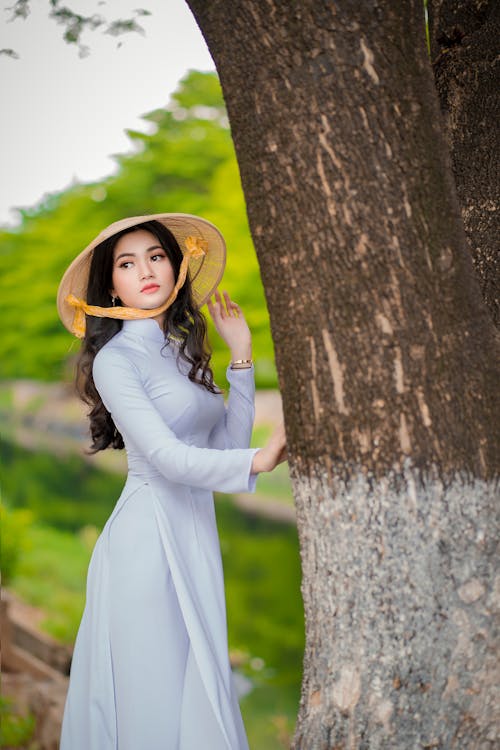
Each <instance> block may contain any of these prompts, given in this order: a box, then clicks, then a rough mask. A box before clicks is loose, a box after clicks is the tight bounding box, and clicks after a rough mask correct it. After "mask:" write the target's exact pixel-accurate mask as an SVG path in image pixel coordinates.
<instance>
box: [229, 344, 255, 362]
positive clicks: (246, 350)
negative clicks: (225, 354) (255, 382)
mask: <svg viewBox="0 0 500 750" xmlns="http://www.w3.org/2000/svg"><path fill="white" fill-rule="evenodd" d="M248 359H249V360H251V359H252V347H251V346H250V347H242V348H241V349H239V348H238V349H231V362H236V361H237V360H248Z"/></svg>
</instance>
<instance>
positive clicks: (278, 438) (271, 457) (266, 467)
mask: <svg viewBox="0 0 500 750" xmlns="http://www.w3.org/2000/svg"><path fill="white" fill-rule="evenodd" d="M286 459H287V452H286V434H285V425H284V424H283V422H280V424H279V425H278V426H277V427H276V429H275V430H274V432H273V434H272V435H271V437H270V438H269V440H268V441H267V444H266V445H265V446H264V448H261V449H260V450H259V451H257V453H256V454H255V455H254V457H253V460H252V474H260V473H261V472H262V471H272V470H273V469H274V468H275V467H276V466H277V465H278V464H280V463H282V462H283V461H286Z"/></svg>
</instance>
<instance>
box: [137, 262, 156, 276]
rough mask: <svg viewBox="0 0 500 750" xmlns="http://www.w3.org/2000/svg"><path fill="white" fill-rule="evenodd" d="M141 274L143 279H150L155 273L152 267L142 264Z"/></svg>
mask: <svg viewBox="0 0 500 750" xmlns="http://www.w3.org/2000/svg"><path fill="white" fill-rule="evenodd" d="M139 275H140V277H141V279H149V278H151V276H152V275H153V274H152V272H151V268H150V267H149V266H148V265H142V266H140V268H139Z"/></svg>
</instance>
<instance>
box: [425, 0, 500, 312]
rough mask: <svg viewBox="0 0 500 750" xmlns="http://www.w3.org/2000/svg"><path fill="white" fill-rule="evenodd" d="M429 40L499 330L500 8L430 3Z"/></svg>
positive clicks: (479, 266) (470, 230) (480, 1)
mask: <svg viewBox="0 0 500 750" xmlns="http://www.w3.org/2000/svg"><path fill="white" fill-rule="evenodd" d="M429 34H430V40H431V55H432V60H433V68H434V76H435V80H436V87H437V91H438V94H439V99H440V103H441V110H442V112H443V114H444V117H445V124H446V135H447V140H448V144H449V147H450V152H451V160H452V166H453V172H454V175H455V182H456V186H457V194H458V200H459V203H460V207H461V210H462V218H463V221H464V226H465V231H466V234H467V239H468V241H469V248H470V251H471V253H472V259H473V263H474V268H475V270H476V273H477V274H478V278H479V280H480V284H481V289H482V293H483V297H484V300H485V302H486V304H487V305H488V307H489V310H490V312H491V315H492V317H493V321H494V322H495V324H496V325H497V326H500V252H499V243H498V238H499V237H500V220H499V216H500V214H499V211H498V207H499V203H500V171H499V159H498V127H499V126H498V123H499V122H500V97H499V93H498V92H499V91H500V3H499V2H498V0H460V1H459V2H457V0H430V2H429Z"/></svg>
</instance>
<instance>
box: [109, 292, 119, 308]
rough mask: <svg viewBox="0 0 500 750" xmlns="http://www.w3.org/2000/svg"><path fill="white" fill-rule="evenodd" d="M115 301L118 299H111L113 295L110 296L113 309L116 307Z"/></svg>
mask: <svg viewBox="0 0 500 750" xmlns="http://www.w3.org/2000/svg"><path fill="white" fill-rule="evenodd" d="M117 299H118V297H113V295H111V302H112V304H113V307H116V300H117Z"/></svg>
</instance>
